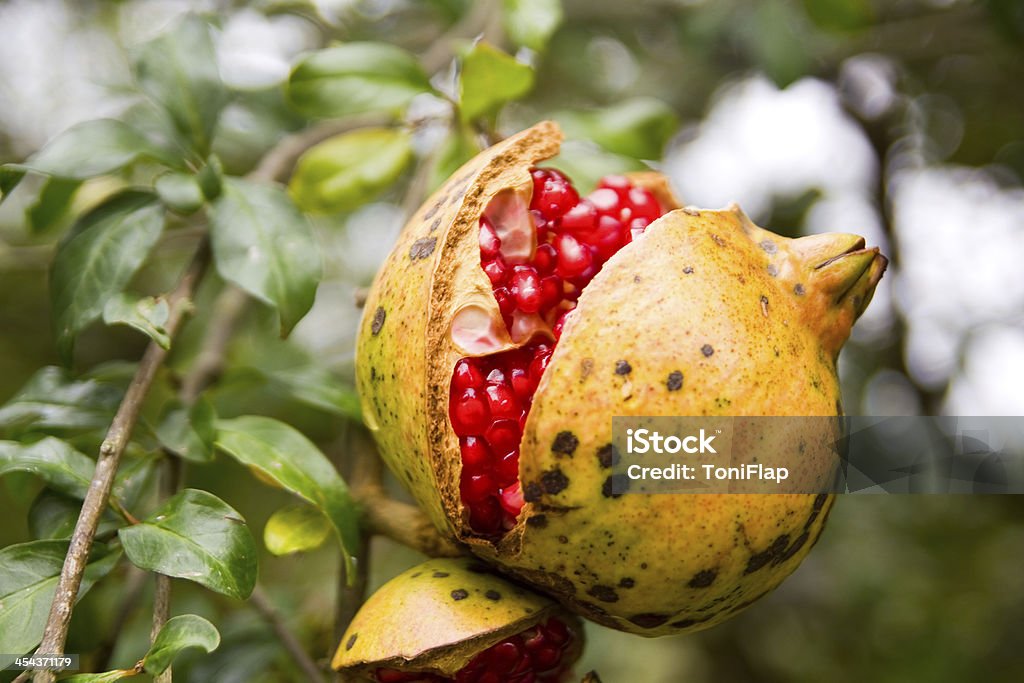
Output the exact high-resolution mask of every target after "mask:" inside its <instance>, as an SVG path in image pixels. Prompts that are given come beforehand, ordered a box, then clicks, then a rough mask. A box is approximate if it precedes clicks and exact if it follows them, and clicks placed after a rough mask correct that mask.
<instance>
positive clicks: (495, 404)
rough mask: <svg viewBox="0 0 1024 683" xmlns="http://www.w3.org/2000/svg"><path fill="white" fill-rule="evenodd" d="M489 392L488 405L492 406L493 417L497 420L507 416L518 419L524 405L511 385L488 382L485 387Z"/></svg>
mask: <svg viewBox="0 0 1024 683" xmlns="http://www.w3.org/2000/svg"><path fill="white" fill-rule="evenodd" d="M484 393H485V394H487V405H488V407H489V408H490V412H491V417H492V418H493V419H495V420H500V419H502V418H506V419H509V420H518V419H519V415H520V413H522V412H523V407H522V405H520V403H519V399H517V398H516V395H515V393H514V392H513V391H512V389H511V387H507V386H505V385H504V384H488V385H487V387H486V388H485V389H484Z"/></svg>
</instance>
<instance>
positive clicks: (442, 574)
mask: <svg viewBox="0 0 1024 683" xmlns="http://www.w3.org/2000/svg"><path fill="white" fill-rule="evenodd" d="M446 576H451V574H449V573H448V572H434V574H433V577H434V578H435V579H443V578H444V577H446Z"/></svg>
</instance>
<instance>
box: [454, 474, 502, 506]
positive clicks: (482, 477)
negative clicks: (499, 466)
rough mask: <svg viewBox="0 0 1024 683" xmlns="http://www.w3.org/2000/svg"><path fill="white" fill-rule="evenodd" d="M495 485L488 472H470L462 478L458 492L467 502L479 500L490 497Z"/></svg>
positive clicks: (495, 487)
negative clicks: (465, 477) (467, 476)
mask: <svg viewBox="0 0 1024 683" xmlns="http://www.w3.org/2000/svg"><path fill="white" fill-rule="evenodd" d="M495 489H497V486H496V485H495V483H494V480H493V479H492V478H491V477H490V475H488V474H471V475H469V478H467V479H463V480H462V485H461V486H460V492H461V494H462V499H463V500H466V501H469V502H471V503H472V502H480V501H482V500H485V499H487V498H490V497H491V496H492V495H493V494H494V491H495Z"/></svg>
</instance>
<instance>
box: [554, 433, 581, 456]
mask: <svg viewBox="0 0 1024 683" xmlns="http://www.w3.org/2000/svg"><path fill="white" fill-rule="evenodd" d="M579 445H580V440H579V439H577V438H576V435H575V434H573V433H572V432H570V431H568V430H565V431H561V432H558V434H556V435H555V440H554V441H553V442H552V443H551V452H552V453H556V454H559V455H568V456H570V457H571V456H572V454H573V453H575V452H576V447H577V446H579Z"/></svg>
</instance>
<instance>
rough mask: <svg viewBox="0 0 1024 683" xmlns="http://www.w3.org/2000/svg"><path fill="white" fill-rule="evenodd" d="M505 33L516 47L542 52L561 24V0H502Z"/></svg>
mask: <svg viewBox="0 0 1024 683" xmlns="http://www.w3.org/2000/svg"><path fill="white" fill-rule="evenodd" d="M502 6H503V9H504V10H505V31H506V32H507V33H508V36H509V38H511V39H512V42H514V43H515V44H516V45H523V46H525V47H528V48H530V49H531V50H537V51H538V52H540V51H542V50H543V49H544V48H545V47H547V44H548V40H549V39H550V38H551V35H552V34H553V33H554V32H555V29H557V28H558V25H559V24H561V23H562V16H563V14H562V3H561V0H503V2H502Z"/></svg>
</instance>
